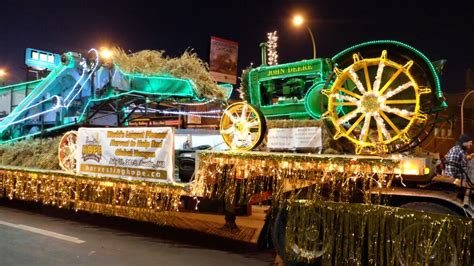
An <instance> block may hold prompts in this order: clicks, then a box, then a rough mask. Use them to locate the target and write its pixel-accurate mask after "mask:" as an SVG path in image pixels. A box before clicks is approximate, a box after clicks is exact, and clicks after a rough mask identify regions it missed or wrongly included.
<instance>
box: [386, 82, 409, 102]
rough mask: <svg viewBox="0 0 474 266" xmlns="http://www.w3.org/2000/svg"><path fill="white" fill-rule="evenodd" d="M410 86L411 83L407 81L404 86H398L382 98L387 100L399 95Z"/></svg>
mask: <svg viewBox="0 0 474 266" xmlns="http://www.w3.org/2000/svg"><path fill="white" fill-rule="evenodd" d="M411 86H413V82H411V81H408V82H406V83H405V84H402V85H400V86H398V87H397V88H396V89H394V90H392V91H389V92H387V94H385V95H384V98H385V99H389V98H390V97H392V96H394V95H397V94H399V93H400V92H402V91H404V90H406V89H408V88H410V87H411Z"/></svg>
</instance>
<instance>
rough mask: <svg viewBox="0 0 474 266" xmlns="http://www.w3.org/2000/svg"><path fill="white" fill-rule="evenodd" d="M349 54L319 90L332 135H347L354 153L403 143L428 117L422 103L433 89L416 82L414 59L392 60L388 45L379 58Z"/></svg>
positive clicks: (393, 147)
mask: <svg viewBox="0 0 474 266" xmlns="http://www.w3.org/2000/svg"><path fill="white" fill-rule="evenodd" d="M352 59H353V63H352V64H351V65H349V66H348V67H346V68H345V69H343V70H340V69H338V68H335V69H334V72H335V74H336V79H335V81H334V83H333V85H332V86H331V87H330V88H329V89H327V90H324V91H323V93H324V94H325V95H326V96H327V97H328V111H327V112H326V113H325V114H324V115H323V117H325V118H328V119H329V120H330V121H331V123H332V125H333V126H334V128H335V133H334V139H339V138H341V137H344V138H346V139H348V140H349V141H351V142H352V143H353V144H354V145H355V152H356V153H357V154H361V153H368V154H380V153H388V152H391V151H394V150H396V149H397V147H400V146H403V145H406V144H407V143H409V142H410V141H411V139H412V137H413V136H412V135H411V134H412V132H411V131H410V129H411V128H412V127H413V126H414V125H417V124H420V123H426V121H427V118H428V115H427V114H425V113H423V112H422V111H421V108H420V103H421V97H422V95H423V94H430V93H431V89H430V88H428V87H423V86H421V85H419V84H418V83H417V81H416V79H415V78H414V75H413V74H412V73H411V72H410V68H411V67H412V65H413V61H412V60H408V61H405V62H395V61H392V60H390V59H389V57H388V56H387V51H386V50H384V51H383V52H382V53H381V55H380V57H377V58H366V59H360V58H359V55H358V54H353V56H352ZM341 107H342V110H343V111H342V112H341V111H340V110H341Z"/></svg>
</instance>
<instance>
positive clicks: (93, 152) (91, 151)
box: [82, 134, 102, 162]
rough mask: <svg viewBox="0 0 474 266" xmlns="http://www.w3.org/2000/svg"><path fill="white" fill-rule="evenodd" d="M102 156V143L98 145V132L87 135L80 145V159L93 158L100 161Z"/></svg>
mask: <svg viewBox="0 0 474 266" xmlns="http://www.w3.org/2000/svg"><path fill="white" fill-rule="evenodd" d="M101 158H102V145H100V141H99V134H95V135H94V136H87V137H86V143H85V145H83V146H82V160H83V161H84V162H85V161H87V160H93V161H96V162H100V159H101Z"/></svg>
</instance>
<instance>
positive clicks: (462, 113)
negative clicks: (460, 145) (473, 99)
mask: <svg viewBox="0 0 474 266" xmlns="http://www.w3.org/2000/svg"><path fill="white" fill-rule="evenodd" d="M473 92H474V90H472V91H470V92H468V93H467V94H466V95H464V98H462V102H461V135H462V134H464V102H465V101H466V99H467V97H469V95H471V94H472V93H473Z"/></svg>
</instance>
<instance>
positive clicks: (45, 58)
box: [39, 53, 48, 62]
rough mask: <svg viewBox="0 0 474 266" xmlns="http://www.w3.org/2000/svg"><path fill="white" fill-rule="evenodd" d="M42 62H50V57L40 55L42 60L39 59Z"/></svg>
mask: <svg viewBox="0 0 474 266" xmlns="http://www.w3.org/2000/svg"><path fill="white" fill-rule="evenodd" d="M39 60H40V61H45V62H47V61H48V55H47V54H44V53H40V58H39Z"/></svg>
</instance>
